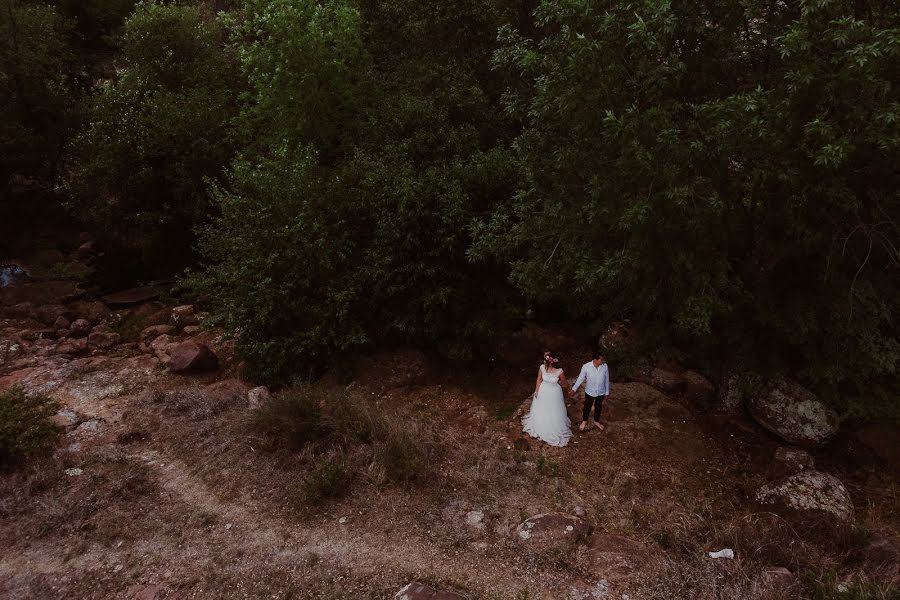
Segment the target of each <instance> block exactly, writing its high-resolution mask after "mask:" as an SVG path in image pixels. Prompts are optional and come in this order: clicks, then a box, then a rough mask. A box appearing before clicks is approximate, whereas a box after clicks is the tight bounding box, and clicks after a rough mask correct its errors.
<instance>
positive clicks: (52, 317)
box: [35, 304, 72, 325]
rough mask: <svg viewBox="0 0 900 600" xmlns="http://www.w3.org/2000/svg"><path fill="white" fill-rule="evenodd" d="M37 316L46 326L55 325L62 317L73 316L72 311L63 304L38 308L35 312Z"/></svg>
mask: <svg viewBox="0 0 900 600" xmlns="http://www.w3.org/2000/svg"><path fill="white" fill-rule="evenodd" d="M35 315H36V316H37V319H38V321H40V322H41V323H44V324H45V325H53V324H54V323H56V321H57V320H58V319H59V318H60V317H62V318H68V317H70V316H71V315H72V311H70V310H69V309H68V308H66V307H65V306H63V305H62V304H47V305H45V306H41V307H38V309H37V310H36V311H35Z"/></svg>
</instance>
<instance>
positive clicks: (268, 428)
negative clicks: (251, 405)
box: [251, 389, 330, 451]
mask: <svg viewBox="0 0 900 600" xmlns="http://www.w3.org/2000/svg"><path fill="white" fill-rule="evenodd" d="M251 427H252V429H253V430H254V431H255V432H256V433H258V434H259V435H261V436H262V437H263V438H264V439H265V441H266V442H267V444H268V446H269V448H270V449H272V450H276V449H284V450H288V451H300V450H303V449H304V448H305V447H306V446H307V445H309V444H311V443H313V442H316V441H319V440H321V439H322V438H324V437H325V436H326V435H328V433H329V431H330V429H329V428H328V426H327V425H326V424H325V423H324V422H323V421H322V411H321V409H320V408H319V403H318V401H317V400H316V398H315V397H314V396H313V395H312V394H311V393H310V391H309V390H305V389H301V390H292V391H290V392H285V393H283V394H278V395H277V396H275V397H274V398H272V399H271V400H270V401H269V402H266V403H265V404H264V405H262V406H261V407H260V408H259V409H258V410H256V411H255V412H254V413H253V417H252V423H251Z"/></svg>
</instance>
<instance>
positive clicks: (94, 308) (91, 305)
mask: <svg viewBox="0 0 900 600" xmlns="http://www.w3.org/2000/svg"><path fill="white" fill-rule="evenodd" d="M72 312H73V313H75V316H76V317H77V318H79V319H84V320H85V321H88V322H89V323H90V324H91V325H99V324H100V323H102V322H103V321H105V320H106V319H107V317H109V315H110V314H111V313H112V311H110V310H109V307H107V306H106V305H105V304H103V303H102V302H99V301H95V302H76V303H74V304H73V305H72Z"/></svg>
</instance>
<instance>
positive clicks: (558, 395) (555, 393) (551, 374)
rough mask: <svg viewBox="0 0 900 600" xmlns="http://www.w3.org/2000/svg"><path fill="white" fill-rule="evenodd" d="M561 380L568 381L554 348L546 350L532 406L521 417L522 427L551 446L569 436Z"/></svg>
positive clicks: (568, 424)
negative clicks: (552, 350) (550, 350)
mask: <svg viewBox="0 0 900 600" xmlns="http://www.w3.org/2000/svg"><path fill="white" fill-rule="evenodd" d="M560 381H562V384H563V385H564V386H568V385H569V384H568V383H567V382H566V374H565V373H564V372H563V370H562V369H561V368H560V367H559V358H557V356H556V355H555V354H554V353H553V352H549V351H548V352H545V353H544V364H542V365H541V367H540V369H538V376H537V381H536V382H535V387H534V400H533V401H532V402H531V410H530V411H529V412H528V414H527V415H525V417H524V418H523V419H522V430H523V431H524V432H525V433H527V434H528V435H530V436H531V437H535V438H539V439H541V440H543V441H545V442H547V443H548V444H550V445H551V446H565V445H566V444H567V443H569V438H570V437H572V429H571V421H569V414H568V412H566V402H565V400H563V390H562V388H561V387H560Z"/></svg>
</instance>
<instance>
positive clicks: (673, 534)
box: [0, 241, 900, 600]
mask: <svg viewBox="0 0 900 600" xmlns="http://www.w3.org/2000/svg"><path fill="white" fill-rule="evenodd" d="M91 252H92V248H91V247H90V244H89V242H88V241H85V242H84V243H83V244H82V245H81V246H80V247H79V248H78V249H77V250H75V251H74V252H73V253H72V254H69V255H58V254H53V255H52V256H49V257H48V256H47V255H45V256H43V257H40V256H39V257H31V258H30V259H28V260H23V261H21V262H22V266H23V267H24V268H25V270H26V271H27V272H28V273H29V274H30V279H29V280H28V281H20V282H17V284H16V285H14V286H10V287H7V288H4V289H3V290H2V292H0V301H2V305H3V306H2V315H0V316H2V319H0V388H9V387H11V386H13V385H20V386H22V387H24V388H25V389H26V390H27V391H29V392H32V393H42V394H47V395H50V396H51V397H53V398H55V399H56V400H58V401H59V403H60V410H59V413H58V414H57V415H56V417H55V420H56V421H57V423H58V424H59V425H60V427H61V428H63V429H64V431H65V434H64V437H63V441H62V442H61V444H60V446H59V449H58V450H57V451H56V452H55V454H54V455H53V456H52V457H50V458H47V459H46V460H43V461H37V462H34V463H32V464H30V465H28V466H26V467H25V468H23V469H20V470H19V471H17V472H14V473H8V474H3V475H0V596H2V597H4V598H134V599H141V600H151V599H163V598H182V599H187V598H257V597H259V598H262V597H266V598H391V597H397V598H408V599H410V600H415V599H421V598H434V599H439V598H460V597H463V598H472V599H474V598H497V599H501V598H504V599H505V598H511V599H512V598H518V599H526V598H559V599H562V598H582V599H588V598H632V599H638V598H758V599H768V598H797V597H815V598H828V597H842V596H841V594H842V593H843V594H851V593H856V592H857V591H860V590H861V591H862V592H865V593H869V594H872V595H871V597H888V594H892V593H893V592H896V589H897V588H893V590H892V589H891V588H890V587H889V586H890V584H891V583H893V584H894V585H896V584H900V580H898V567H897V565H898V559H900V554H898V548H900V541H898V532H900V517H898V514H900V511H898V492H897V471H896V468H897V464H898V462H897V460H898V456H897V443H896V440H897V437H896V434H897V431H898V428H897V426H896V424H890V423H882V424H867V425H861V424H856V425H854V424H847V423H844V424H841V423H840V422H839V419H838V416H837V415H834V414H833V413H831V412H830V411H829V410H828V409H827V408H826V407H824V406H823V405H821V404H820V403H819V402H818V401H817V400H816V398H815V397H814V396H813V395H812V394H810V393H809V392H808V391H806V390H804V389H802V388H801V387H799V386H798V385H797V384H796V383H794V382H792V381H790V380H789V379H782V380H777V381H774V382H764V385H761V384H759V382H758V381H754V379H753V378H754V376H753V375H752V374H730V375H728V376H726V377H724V378H722V380H721V381H718V382H715V383H713V382H711V381H710V379H709V378H707V377H704V376H703V375H701V374H699V373H697V372H694V371H690V370H687V369H685V367H684V366H683V365H681V364H679V363H678V361H674V362H673V361H671V360H670V361H666V362H664V363H663V362H660V363H659V364H655V365H652V368H649V369H647V370H646V371H645V372H642V373H639V374H637V375H636V376H635V377H634V379H635V380H634V381H629V382H621V381H619V380H616V381H615V385H614V389H613V395H612V396H611V398H610V399H609V400H608V401H607V404H606V407H605V416H606V420H607V430H606V431H605V432H599V431H597V430H590V431H588V432H585V433H576V435H575V437H574V438H573V441H572V442H571V444H570V445H569V446H568V447H567V448H564V449H557V448H550V447H547V446H544V445H542V444H540V443H538V442H536V441H535V440H530V439H526V438H524V437H523V436H522V434H521V432H520V428H519V426H518V417H519V416H520V415H521V414H522V412H523V411H524V410H527V401H526V403H525V404H524V405H523V404H522V402H521V399H522V398H524V397H526V396H527V394H528V391H529V388H530V386H531V385H532V384H533V377H534V374H533V371H534V369H535V368H536V365H534V364H531V363H532V362H533V360H532V359H533V357H534V356H539V353H540V350H541V349H542V348H543V347H545V346H552V347H554V348H557V349H559V350H560V351H561V352H562V354H563V356H564V357H573V358H572V359H571V360H570V361H569V362H571V363H572V364H571V367H570V370H573V368H575V367H576V363H579V362H581V361H580V360H576V359H575V358H574V357H587V348H584V347H580V346H579V344H578V343H577V342H575V341H574V338H572V337H571V336H569V335H567V333H566V331H567V326H560V327H553V328H550V327H547V326H539V325H537V324H534V323H529V324H527V325H526V326H525V327H524V328H523V329H522V331H521V332H520V333H519V335H518V336H517V337H515V338H512V339H510V341H509V343H508V348H501V349H500V352H499V354H498V360H497V361H496V362H495V363H491V364H488V365H479V366H470V365H458V364H455V363H454V364H451V363H448V362H447V361H444V360H442V359H440V357H439V354H437V353H436V354H435V355H433V356H432V355H430V354H428V353H423V352H419V351H412V350H398V351H393V352H382V353H380V354H378V355H375V356H369V357H360V359H359V361H358V363H357V364H355V365H352V366H348V367H345V368H342V371H341V372H340V373H335V374H329V375H327V376H326V377H324V378H323V379H322V381H320V382H319V383H318V384H317V387H316V390H317V393H321V394H323V397H327V395H328V394H332V393H338V392H341V391H342V390H344V389H345V388H346V387H347V386H348V385H349V386H350V387H351V388H352V389H353V390H354V393H355V394H357V395H358V396H361V397H364V398H366V399H367V400H366V404H365V408H364V409H365V410H371V411H389V412H390V414H392V415H397V417H396V418H397V419H401V420H402V419H407V418H408V419H409V423H410V425H409V426H410V427H416V428H417V432H418V433H417V436H419V437H420V438H421V439H422V440H424V442H423V443H427V444H429V445H430V446H431V447H433V448H434V453H433V456H434V460H433V464H432V465H430V469H429V476H428V479H427V480H426V481H424V482H422V483H419V484H416V485H413V486H400V485H393V484H387V483H385V482H384V481H382V480H379V479H378V477H376V476H374V475H372V476H368V475H366V474H363V475H361V476H360V477H358V478H357V479H356V480H355V481H354V482H353V485H352V486H351V488H350V491H349V493H348V494H347V495H345V496H343V497H342V498H340V499H338V500H333V501H330V502H325V503H324V504H318V505H315V506H309V505H307V504H304V503H303V502H302V501H299V500H298V492H297V490H298V484H299V482H300V481H302V479H303V477H304V475H305V473H304V472H303V468H302V467H301V466H300V465H302V464H304V463H303V462H302V456H301V457H300V458H296V457H292V456H285V455H284V454H279V453H272V452H268V451H266V450H264V449H263V448H262V447H261V446H260V440H259V439H257V438H256V437H255V436H254V435H253V434H252V433H251V429H250V428H249V427H248V423H249V420H250V418H251V416H252V414H253V411H254V410H258V407H259V406H260V405H261V404H262V405H264V404H265V403H266V402H268V401H270V400H269V399H268V398H269V395H268V393H267V392H266V391H264V390H259V389H258V388H257V386H256V385H255V384H254V383H253V382H249V381H243V380H241V378H240V375H241V369H240V366H239V365H236V364H235V362H234V360H233V359H232V357H231V354H232V352H231V348H230V346H229V342H228V341H227V340H226V339H225V337H224V336H222V335H221V332H216V331H212V330H206V329H204V328H203V327H202V320H203V314H202V312H201V311H199V310H195V309H194V307H192V306H185V305H179V304H178V303H177V302H176V301H175V300H174V299H173V298H171V297H169V296H168V294H169V291H168V289H167V288H165V287H144V288H136V289H132V290H125V291H123V292H121V293H118V294H112V295H106V296H102V297H92V296H91V294H89V293H85V292H84V291H82V288H80V287H79V284H78V274H79V273H81V272H82V268H86V267H85V265H86V264H88V263H87V259H88V258H89V257H90V253H91ZM59 265H62V266H59ZM73 274H75V275H73ZM607 335H608V336H609V337H608V339H607V340H606V343H607V344H613V345H614V344H615V343H618V341H621V340H622V339H623V338H627V335H628V334H627V332H626V331H625V330H624V329H615V330H612V331H610V332H609V333H608V334H607ZM585 359H586V358H585ZM386 366H387V368H385V367H386ZM615 368H616V366H615V365H612V372H613V377H614V379H615V374H616V370H615ZM348 373H349V374H350V375H352V377H350V379H352V380H353V381H352V383H351V382H348V381H346V379H348V376H347V375H348ZM339 382H340V383H339ZM576 404H577V401H573V403H572V405H571V406H570V412H571V415H572V417H573V421H575V422H576V423H577V421H578V420H580V418H579V417H578V416H576V415H577V414H578V413H579V410H580V409H579V408H578V407H577V406H576ZM301 454H302V453H301ZM726 549H727V550H730V551H731V552H730V553H729V552H723V553H721V555H724V556H723V557H721V558H713V557H711V556H710V555H709V553H710V552H718V551H721V550H726ZM842 590H843V591H842ZM817 594H818V595H817ZM843 597H848V598H849V597H868V596H865V595H857V596H849V595H847V596H843Z"/></svg>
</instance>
